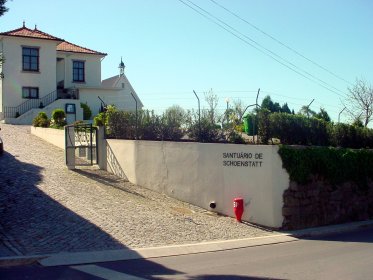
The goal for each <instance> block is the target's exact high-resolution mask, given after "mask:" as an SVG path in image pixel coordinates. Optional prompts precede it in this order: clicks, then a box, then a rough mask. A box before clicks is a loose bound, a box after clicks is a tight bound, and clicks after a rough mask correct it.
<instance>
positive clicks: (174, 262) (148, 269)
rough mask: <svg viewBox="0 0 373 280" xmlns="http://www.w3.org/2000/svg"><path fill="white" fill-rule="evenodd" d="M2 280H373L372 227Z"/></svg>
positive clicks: (28, 270)
mask: <svg viewBox="0 0 373 280" xmlns="http://www.w3.org/2000/svg"><path fill="white" fill-rule="evenodd" d="M0 279H133V280H139V279H208V280H211V279H219V280H220V279H233V280H235V279H338V280H339V279H373V227H370V228H364V229H360V230H357V231H353V232H348V233H343V234H335V235H329V236H323V237H317V238H308V239H305V238H303V239H300V240H298V241H293V242H287V243H281V244H275V245H265V246H257V247H248V248H242V249H234V250H227V251H219V252H211V253H203V254H191V255H182V256H173V257H161V258H153V259H143V260H128V261H118V262H108V263H98V264H90V265H78V266H66V267H49V268H43V267H40V266H36V265H34V266H23V267H13V268H0Z"/></svg>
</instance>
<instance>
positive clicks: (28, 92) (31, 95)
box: [22, 87, 39, 99]
mask: <svg viewBox="0 0 373 280" xmlns="http://www.w3.org/2000/svg"><path fill="white" fill-rule="evenodd" d="M22 98H27V99H37V98H39V88H37V87H23V88H22Z"/></svg>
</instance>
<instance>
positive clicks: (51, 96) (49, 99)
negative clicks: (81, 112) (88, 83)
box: [3, 89, 79, 118]
mask: <svg viewBox="0 0 373 280" xmlns="http://www.w3.org/2000/svg"><path fill="white" fill-rule="evenodd" d="M57 99H79V90H78V89H64V90H55V91H52V92H51V93H48V94H47V95H46V96H43V97H42V98H35V99H28V100H27V101H25V102H23V103H22V104H20V105H18V106H16V107H4V116H3V117H4V118H18V117H19V116H21V115H22V114H24V113H26V112H28V111H30V110H31V109H36V108H44V107H45V106H48V105H49V104H51V103H53V102H54V101H56V100H57Z"/></svg>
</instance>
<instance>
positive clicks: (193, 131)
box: [188, 116, 222, 143]
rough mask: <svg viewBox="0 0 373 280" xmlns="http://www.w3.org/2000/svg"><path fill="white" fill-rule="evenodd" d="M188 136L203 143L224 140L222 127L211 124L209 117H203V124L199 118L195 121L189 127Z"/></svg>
mask: <svg viewBox="0 0 373 280" xmlns="http://www.w3.org/2000/svg"><path fill="white" fill-rule="evenodd" d="M188 135H189V137H191V138H193V139H194V140H195V141H198V142H203V143H216V142H219V141H220V140H221V139H222V134H221V130H220V127H218V126H217V125H216V124H213V123H211V120H210V118H209V117H207V116H202V117H201V123H199V121H198V118H197V119H195V120H193V121H192V122H191V123H190V125H189V128H188Z"/></svg>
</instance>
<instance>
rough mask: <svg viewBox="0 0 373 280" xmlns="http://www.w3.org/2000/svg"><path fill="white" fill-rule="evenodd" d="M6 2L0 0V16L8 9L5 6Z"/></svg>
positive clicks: (5, 0)
mask: <svg viewBox="0 0 373 280" xmlns="http://www.w3.org/2000/svg"><path fill="white" fill-rule="evenodd" d="M6 2H7V0H0V17H1V16H2V15H4V14H5V13H6V12H7V11H8V8H7V7H5V3H6Z"/></svg>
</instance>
